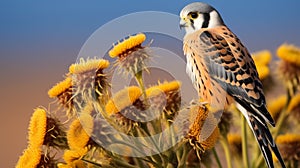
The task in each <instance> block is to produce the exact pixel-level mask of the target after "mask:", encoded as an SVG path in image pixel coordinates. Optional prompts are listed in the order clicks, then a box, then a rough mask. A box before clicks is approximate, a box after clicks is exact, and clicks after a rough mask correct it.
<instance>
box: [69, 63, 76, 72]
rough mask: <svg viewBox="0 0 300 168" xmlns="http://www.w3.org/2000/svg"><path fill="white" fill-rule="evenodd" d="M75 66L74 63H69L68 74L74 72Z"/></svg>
mask: <svg viewBox="0 0 300 168" xmlns="http://www.w3.org/2000/svg"><path fill="white" fill-rule="evenodd" d="M75 66H76V64H71V65H70V66H69V73H70V74H74V72H75Z"/></svg>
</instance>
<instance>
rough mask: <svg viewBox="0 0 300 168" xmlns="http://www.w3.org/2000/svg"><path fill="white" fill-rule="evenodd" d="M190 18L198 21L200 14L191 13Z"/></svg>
mask: <svg viewBox="0 0 300 168" xmlns="http://www.w3.org/2000/svg"><path fill="white" fill-rule="evenodd" d="M190 16H191V18H193V19H196V18H197V17H198V13H197V12H191V13H190Z"/></svg>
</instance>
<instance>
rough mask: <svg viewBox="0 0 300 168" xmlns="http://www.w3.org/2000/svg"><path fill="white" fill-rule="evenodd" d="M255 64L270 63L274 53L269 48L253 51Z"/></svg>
mask: <svg viewBox="0 0 300 168" xmlns="http://www.w3.org/2000/svg"><path fill="white" fill-rule="evenodd" d="M252 58H253V60H254V62H255V65H268V64H269V63H270V61H271V59H272V54H271V52H270V51H268V50H263V51H259V52H255V53H252Z"/></svg>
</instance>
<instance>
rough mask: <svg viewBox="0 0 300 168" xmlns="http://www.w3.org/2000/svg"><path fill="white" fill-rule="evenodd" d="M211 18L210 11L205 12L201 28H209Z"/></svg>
mask: <svg viewBox="0 0 300 168" xmlns="http://www.w3.org/2000/svg"><path fill="white" fill-rule="evenodd" d="M209 20H210V14H209V13H203V24H202V27H201V28H207V27H208V25H209Z"/></svg>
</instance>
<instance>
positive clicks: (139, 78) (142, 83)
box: [135, 71, 148, 105]
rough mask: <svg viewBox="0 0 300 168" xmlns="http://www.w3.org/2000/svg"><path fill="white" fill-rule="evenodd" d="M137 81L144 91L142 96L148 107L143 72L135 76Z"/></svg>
mask: <svg viewBox="0 0 300 168" xmlns="http://www.w3.org/2000/svg"><path fill="white" fill-rule="evenodd" d="M135 79H136V81H137V83H138V84H139V86H140V88H141V89H142V94H143V97H144V100H145V103H146V105H148V100H147V95H146V89H145V85H144V81H143V71H139V72H137V73H136V74H135Z"/></svg>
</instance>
